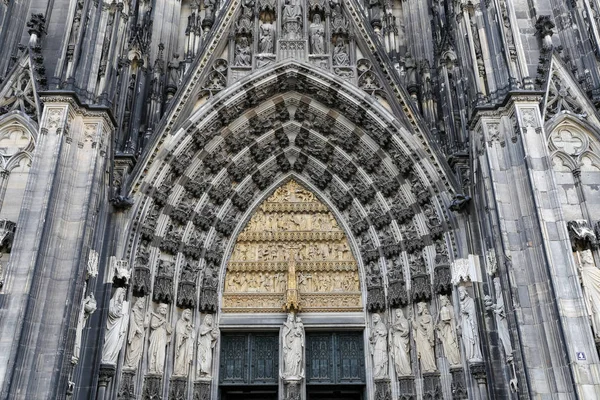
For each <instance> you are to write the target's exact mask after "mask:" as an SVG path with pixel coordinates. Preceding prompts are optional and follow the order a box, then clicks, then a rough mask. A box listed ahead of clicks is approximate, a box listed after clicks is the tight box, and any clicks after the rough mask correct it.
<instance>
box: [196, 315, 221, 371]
mask: <svg viewBox="0 0 600 400" xmlns="http://www.w3.org/2000/svg"><path fill="white" fill-rule="evenodd" d="M218 338H219V328H217V327H216V326H214V319H213V316H212V315H210V314H208V315H207V316H205V317H204V321H203V322H202V325H200V332H199V334H198V373H197V375H198V377H210V376H211V371H212V357H213V348H214V347H215V344H216V343H217V339H218Z"/></svg>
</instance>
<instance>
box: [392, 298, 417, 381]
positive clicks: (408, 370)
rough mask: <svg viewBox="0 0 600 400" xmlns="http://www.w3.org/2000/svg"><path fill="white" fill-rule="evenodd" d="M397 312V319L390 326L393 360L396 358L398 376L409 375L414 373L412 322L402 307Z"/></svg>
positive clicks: (395, 364)
mask: <svg viewBox="0 0 600 400" xmlns="http://www.w3.org/2000/svg"><path fill="white" fill-rule="evenodd" d="M395 314H396V320H395V321H394V323H393V325H392V326H391V328H390V347H391V352H392V360H394V366H395V367H396V374H397V375H398V376H407V375H411V374H412V367H411V363H410V323H409V322H408V319H406V317H405V316H404V313H403V312H402V309H400V308H398V309H397V310H396V312H395Z"/></svg>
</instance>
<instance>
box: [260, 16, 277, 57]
mask: <svg viewBox="0 0 600 400" xmlns="http://www.w3.org/2000/svg"><path fill="white" fill-rule="evenodd" d="M274 42H275V26H274V25H273V24H270V23H264V24H262V25H261V26H260V42H259V51H260V53H269V54H270V53H273V43H274Z"/></svg>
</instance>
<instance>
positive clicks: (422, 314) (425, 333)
mask: <svg viewBox="0 0 600 400" xmlns="http://www.w3.org/2000/svg"><path fill="white" fill-rule="evenodd" d="M413 329H414V330H415V342H416V344H417V355H418V358H419V361H420V362H421V371H422V372H435V371H436V370H437V366H436V365H435V336H434V332H433V319H432V318H431V314H429V309H428V308H427V303H424V302H420V303H418V304H417V318H416V319H415V320H414V321H413Z"/></svg>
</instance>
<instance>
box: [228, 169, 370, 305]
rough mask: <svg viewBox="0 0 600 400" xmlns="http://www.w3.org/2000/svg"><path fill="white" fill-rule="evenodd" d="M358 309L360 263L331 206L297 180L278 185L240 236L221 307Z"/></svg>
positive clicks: (360, 301) (229, 265)
mask: <svg viewBox="0 0 600 400" xmlns="http://www.w3.org/2000/svg"><path fill="white" fill-rule="evenodd" d="M282 307H284V308H286V309H287V310H297V309H298V308H300V309H301V310H302V311H361V310H362V300H361V292H360V284H359V276H358V266H357V263H356V261H355V260H354V258H353V256H352V253H351V252H350V248H349V246H348V242H347V239H346V236H345V235H344V232H343V231H342V230H341V229H340V228H339V226H338V224H337V221H336V220H335V218H334V217H333V215H332V214H331V213H330V212H329V209H328V208H327V207H326V206H325V205H324V204H322V203H321V202H320V201H318V200H317V198H316V197H315V195H314V194H313V193H311V192H309V191H308V190H306V189H304V188H303V187H302V186H300V185H299V184H298V183H297V182H295V181H293V180H292V181H289V182H288V183H287V184H285V185H283V186H282V187H280V188H278V189H277V190H276V191H275V193H273V195H272V196H271V197H269V198H268V199H267V200H266V201H265V202H264V203H263V204H262V205H261V206H260V207H259V209H258V210H257V211H256V213H255V214H254V216H253V217H252V218H251V220H250V222H249V223H248V225H247V226H246V228H245V229H244V231H243V232H242V233H240V235H239V236H238V239H237V243H236V246H235V249H234V251H233V254H232V256H231V260H230V261H229V264H228V266H227V275H226V278H225V288H224V294H223V311H224V312H256V311H257V310H260V311H262V312H279V311H281V310H282Z"/></svg>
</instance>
